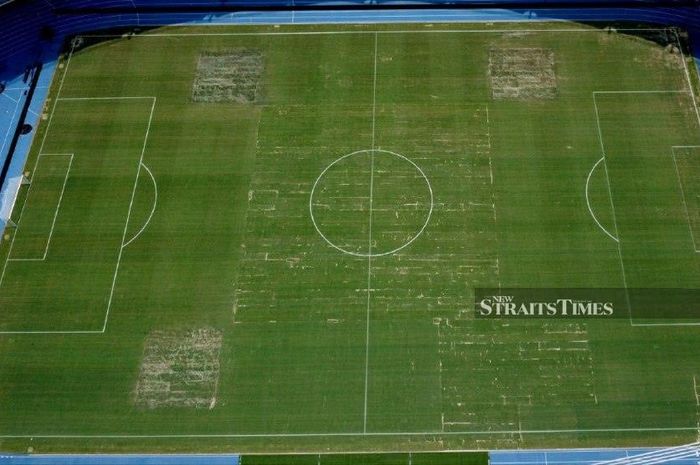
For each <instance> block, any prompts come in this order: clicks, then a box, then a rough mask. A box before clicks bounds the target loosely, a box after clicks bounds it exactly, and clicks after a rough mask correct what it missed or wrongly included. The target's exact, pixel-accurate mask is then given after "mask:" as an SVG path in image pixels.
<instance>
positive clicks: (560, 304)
mask: <svg viewBox="0 0 700 465" xmlns="http://www.w3.org/2000/svg"><path fill="white" fill-rule="evenodd" d="M474 309H475V315H476V318H577V319H586V318H600V319H610V318H625V319H634V320H635V321H637V320H674V321H679V322H683V321H688V320H692V321H694V322H698V323H700V289H695V288H694V289H687V288H685V289H670V288H646V289H639V288H635V289H619V288H617V289H612V288H600V289H581V288H571V289H560V288H556V289H555V288H549V289H542V288H538V289H534V288H533V289H524V288H500V289H499V288H476V289H474Z"/></svg>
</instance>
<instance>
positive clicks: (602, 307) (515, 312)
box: [476, 294, 615, 317]
mask: <svg viewBox="0 0 700 465" xmlns="http://www.w3.org/2000/svg"><path fill="white" fill-rule="evenodd" d="M476 304H477V305H476V311H477V314H478V316H481V317H568V316H571V317H610V316H612V315H613V313H614V312H615V303H614V302H611V301H607V302H606V301H600V302H598V301H594V300H580V299H573V298H557V299H555V300H550V301H543V302H533V301H522V300H518V299H516V297H515V296H514V295H503V294H499V295H492V296H488V297H484V298H483V299H481V300H479V301H477V302H476Z"/></svg>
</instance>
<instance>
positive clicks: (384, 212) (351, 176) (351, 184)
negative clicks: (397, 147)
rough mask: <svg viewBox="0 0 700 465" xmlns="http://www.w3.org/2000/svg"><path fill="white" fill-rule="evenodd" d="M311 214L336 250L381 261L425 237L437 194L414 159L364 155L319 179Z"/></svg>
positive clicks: (375, 152) (373, 152)
mask: <svg viewBox="0 0 700 465" xmlns="http://www.w3.org/2000/svg"><path fill="white" fill-rule="evenodd" d="M309 213H310V215H311V222H312V223H313V225H314V228H316V231H317V232H318V234H319V235H320V236H321V237H322V238H323V240H324V241H326V242H327V243H328V245H330V246H331V247H333V248H335V249H336V250H338V251H340V252H343V253H345V254H348V255H353V256H356V257H381V256H385V255H391V254H394V253H396V252H398V251H400V250H402V249H403V248H405V247H407V246H409V245H410V244H411V243H412V242H413V241H415V240H416V239H417V238H418V236H420V235H421V234H422V233H423V231H424V230H425V228H426V226H427V225H428V223H429V222H430V217H431V215H432V213H433V189H432V187H431V186H430V181H429V180H428V177H427V176H426V175H425V173H424V172H423V170H422V169H421V168H420V167H419V166H418V165H417V164H416V163H414V162H413V161H412V160H410V159H409V158H407V157H405V156H403V155H401V154H399V153H396V152H391V151H389V150H382V149H366V150H358V151H356V152H352V153H349V154H347V155H343V156H342V157H340V158H338V159H336V160H335V161H333V162H332V163H331V164H330V165H328V166H327V167H326V168H325V169H324V170H323V171H322V172H321V174H320V175H319V176H318V178H316V181H315V182H314V185H313V187H312V188H311V195H310V196H309Z"/></svg>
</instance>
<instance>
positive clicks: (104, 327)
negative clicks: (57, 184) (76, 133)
mask: <svg viewBox="0 0 700 465" xmlns="http://www.w3.org/2000/svg"><path fill="white" fill-rule="evenodd" d="M69 60H70V58H69ZM66 68H67V65H66ZM66 71H67V69H66ZM63 79H65V74H64V76H63ZM63 79H62V80H61V85H60V86H59V92H60V89H61V88H62V87H63ZM144 99H150V100H151V101H152V103H151V109H150V112H149V116H148V124H147V126H146V134H145V136H144V139H143V144H142V146H141V153H140V155H139V160H138V167H137V170H136V177H135V179H134V186H133V188H132V191H131V199H130V201H129V209H128V212H127V216H126V221H125V223H124V229H123V231H122V239H121V243H120V245H119V254H118V256H117V264H116V266H115V269H114V274H113V276H112V285H111V288H110V291H109V299H108V301H107V309H106V311H105V317H104V321H103V324H102V328H101V329H100V330H65V331H33V330H26V331H0V334H103V333H104V332H105V331H106V330H107V322H108V321H109V315H110V311H111V308H112V301H113V299H114V290H115V287H116V283H117V277H118V275H119V267H120V265H121V261H122V255H123V252H124V248H125V247H126V246H127V245H129V243H131V241H129V242H127V243H125V241H126V233H127V231H128V228H129V221H130V219H131V211H132V209H133V205H134V199H135V198H136V189H137V187H138V180H139V176H140V174H141V169H142V168H143V166H144V165H143V159H144V156H145V153H146V147H147V145H148V138H149V135H150V130H151V124H152V122H153V114H154V112H155V107H156V102H157V98H156V97H155V96H122V97H57V98H56V101H55V102H54V106H53V109H52V111H51V117H50V119H49V123H48V124H49V125H50V122H51V119H52V118H53V114H54V111H55V110H56V105H57V104H58V102H59V101H89V100H95V101H106V100H144ZM48 132H49V126H47V128H46V132H45V133H44V139H43V140H42V144H41V148H42V149H43V146H44V143H45V142H46V136H47V134H48ZM47 155H50V154H40V155H39V156H38V157H37V161H36V163H35V166H34V170H35V171H36V167H37V165H38V163H39V159H40V158H41V157H42V156H47ZM71 163H72V159H71ZM30 188H31V186H30ZM64 188H65V183H64ZM62 195H63V192H62V193H61V196H62ZM25 206H26V202H25V203H24V205H22V211H20V218H21V213H22V212H23V210H24V207H25ZM57 213H58V212H56V214H57ZM54 222H55V219H54ZM15 237H17V233H16V232H15V234H14V235H13V237H12V242H11V243H10V250H9V252H8V258H7V259H6V260H5V265H4V267H3V272H2V275H0V285H1V284H2V279H3V278H4V276H5V271H6V269H7V265H8V262H10V261H39V260H13V259H10V258H9V257H10V254H11V252H12V247H13V245H14V241H15Z"/></svg>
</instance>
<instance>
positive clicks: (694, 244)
mask: <svg viewBox="0 0 700 465" xmlns="http://www.w3.org/2000/svg"><path fill="white" fill-rule="evenodd" d="M677 148H700V146H696V147H688V146H685V147H671V158H673V166H674V167H675V168H676V176H677V177H678V186H679V187H680V188H681V198H682V199H683V206H684V207H685V217H686V219H687V220H688V230H689V231H690V238H691V239H692V240H693V248H694V249H695V252H696V253H698V252H700V250H698V244H697V242H696V241H695V233H694V232H693V225H692V224H691V222H690V210H688V203H687V202H686V200H685V189H684V188H683V180H682V179H681V172H680V170H679V169H678V162H677V161H676V149H677Z"/></svg>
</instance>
